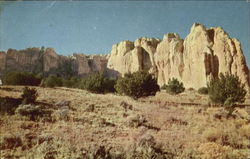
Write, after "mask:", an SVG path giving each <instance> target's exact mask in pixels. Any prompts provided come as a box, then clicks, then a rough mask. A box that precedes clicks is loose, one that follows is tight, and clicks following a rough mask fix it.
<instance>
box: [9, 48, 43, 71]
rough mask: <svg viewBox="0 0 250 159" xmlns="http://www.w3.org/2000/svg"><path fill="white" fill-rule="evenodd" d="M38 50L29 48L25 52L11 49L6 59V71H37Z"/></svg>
mask: <svg viewBox="0 0 250 159" xmlns="http://www.w3.org/2000/svg"><path fill="white" fill-rule="evenodd" d="M39 52H40V50H39V49H38V48H29V49H25V50H20V51H18V50H14V49H9V50H8V51H7V54H6V57H5V69H6V71H17V70H19V71H30V72H31V71H33V70H35V69H36V65H37V61H38V59H39Z"/></svg>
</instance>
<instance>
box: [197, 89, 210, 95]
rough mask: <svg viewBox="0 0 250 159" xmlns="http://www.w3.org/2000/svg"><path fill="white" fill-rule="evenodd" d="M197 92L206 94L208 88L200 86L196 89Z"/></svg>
mask: <svg viewBox="0 0 250 159" xmlns="http://www.w3.org/2000/svg"><path fill="white" fill-rule="evenodd" d="M198 93H200V94H208V89H207V87H201V88H199V89H198Z"/></svg>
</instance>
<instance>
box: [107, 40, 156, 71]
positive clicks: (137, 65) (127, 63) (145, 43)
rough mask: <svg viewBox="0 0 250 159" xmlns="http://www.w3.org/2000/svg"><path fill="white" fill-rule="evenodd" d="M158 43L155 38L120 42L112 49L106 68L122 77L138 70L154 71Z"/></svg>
mask: <svg viewBox="0 0 250 159" xmlns="http://www.w3.org/2000/svg"><path fill="white" fill-rule="evenodd" d="M159 42H160V40H159V39H155V38H139V39H137V40H136V41H135V42H131V41H122V42H120V43H119V44H115V45H113V47H112V51H111V55H110V58H109V61H108V66H107V67H108V68H109V69H112V70H115V71H118V72H119V73H121V74H122V75H124V74H125V73H131V72H135V71H139V70H147V71H152V72H153V71H154V70H155V69H156V66H155V61H154V54H155V51H156V46H157V45H158V43H159Z"/></svg>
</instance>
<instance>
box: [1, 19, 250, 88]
mask: <svg viewBox="0 0 250 159" xmlns="http://www.w3.org/2000/svg"><path fill="white" fill-rule="evenodd" d="M139 70H146V71H149V72H150V73H152V74H154V75H155V76H156V77H157V80H158V84H159V85H160V86H162V85H163V84H167V82H168V80H169V79H170V78H173V77H174V78H177V79H178V80H180V81H181V82H183V84H184V86H185V87H186V88H195V89H199V88H200V87H204V86H206V85H207V82H209V81H210V80H211V79H212V78H216V77H218V75H219V73H225V72H228V73H231V74H234V75H237V76H238V77H239V78H240V80H241V81H242V82H243V83H244V84H245V85H246V87H247V88H248V89H249V88H250V72H249V69H248V67H247V65H246V60H245V57H244V55H243V53H242V50H241V44H240V42H239V41H238V40H237V39H234V38H230V37H229V35H228V34H227V33H226V32H225V31H224V30H223V29H222V28H220V27H212V28H206V27H204V26H203V25H201V24H197V23H195V24H193V26H192V27H191V29H190V33H189V34H188V35H187V37H186V38H185V39H184V40H183V39H181V38H180V36H179V35H178V34H176V33H168V34H165V35H164V37H163V39H162V40H160V39H155V38H139V39H137V40H135V41H134V42H131V41H122V42H120V43H118V44H115V45H113V46H112V50H111V54H108V55H84V54H73V55H71V56H67V57H66V56H61V55H58V54H57V53H56V52H55V51H54V49H52V48H47V49H44V48H42V49H40V48H29V49H25V50H19V51H17V50H14V49H9V50H8V51H7V53H5V52H0V75H1V74H3V73H4V72H8V71H29V72H35V73H41V72H42V73H47V74H59V75H62V76H66V77H67V76H72V75H78V76H86V75H88V74H90V73H92V72H96V71H98V72H103V73H106V74H107V75H108V76H109V77H114V76H118V75H119V74H120V75H124V74H125V73H132V72H135V71H139Z"/></svg>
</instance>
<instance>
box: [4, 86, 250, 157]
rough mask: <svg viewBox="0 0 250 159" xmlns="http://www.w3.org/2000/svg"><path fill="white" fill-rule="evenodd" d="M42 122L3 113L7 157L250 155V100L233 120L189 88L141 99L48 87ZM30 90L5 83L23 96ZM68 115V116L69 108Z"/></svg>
mask: <svg viewBox="0 0 250 159" xmlns="http://www.w3.org/2000/svg"><path fill="white" fill-rule="evenodd" d="M35 88H36V89H37V91H38V95H39V96H38V99H37V103H36V105H39V106H40V107H41V108H42V109H44V110H46V111H47V112H49V113H48V114H49V115H47V116H43V117H40V118H39V119H36V120H30V119H29V118H28V117H25V116H20V115H17V114H16V115H7V114H6V115H1V117H0V127H1V130H0V137H1V138H0V152H1V157H2V158H4V159H5V158H6V159H7V158H11V159H12V158H23V159H34V158H36V159H57V158H60V159H61V158H63V159H66V158H67V159H81V158H84V159H85V158H105V156H106V158H108V156H111V157H112V158H167V159H188V158H194V159H246V158H247V157H249V156H250V152H249V149H250V142H249V141H250V124H249V123H250V95H249V94H248V95H247V97H246V101H245V103H244V104H242V105H241V106H240V107H237V108H236V110H235V111H234V113H233V116H232V117H230V118H227V117H226V114H227V113H226V111H225V109H224V108H222V107H218V106H214V105H211V104H209V102H208V96H207V95H200V94H198V93H197V91H194V90H186V91H185V92H184V93H181V94H179V95H169V94H167V93H165V92H158V93H157V94H156V96H151V97H146V98H140V99H138V100H133V99H131V98H129V97H126V96H118V95H115V94H105V95H103V94H92V93H89V92H87V91H85V90H80V89H70V88H61V87H60V88H41V87H35ZM22 89H23V87H22V86H1V87H0V97H12V98H20V96H21V93H22ZM66 110H67V111H66Z"/></svg>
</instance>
